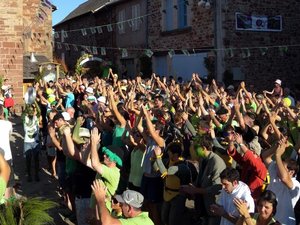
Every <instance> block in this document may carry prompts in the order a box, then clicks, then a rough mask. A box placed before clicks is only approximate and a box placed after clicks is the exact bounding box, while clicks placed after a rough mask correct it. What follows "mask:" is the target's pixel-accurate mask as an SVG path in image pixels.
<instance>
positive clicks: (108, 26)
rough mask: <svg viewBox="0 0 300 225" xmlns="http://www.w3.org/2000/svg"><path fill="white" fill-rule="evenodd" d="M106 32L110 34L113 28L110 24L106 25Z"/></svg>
mask: <svg viewBox="0 0 300 225" xmlns="http://www.w3.org/2000/svg"><path fill="white" fill-rule="evenodd" d="M106 28H107V31H108V32H112V30H113V28H112V25H111V24H108V25H106Z"/></svg>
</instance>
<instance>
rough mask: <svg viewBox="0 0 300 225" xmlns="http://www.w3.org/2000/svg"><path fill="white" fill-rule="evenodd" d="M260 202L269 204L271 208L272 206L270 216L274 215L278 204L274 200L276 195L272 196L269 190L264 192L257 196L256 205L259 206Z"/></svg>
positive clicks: (272, 193)
mask: <svg viewBox="0 0 300 225" xmlns="http://www.w3.org/2000/svg"><path fill="white" fill-rule="evenodd" d="M262 201H266V202H269V203H271V204H272V206H273V212H272V214H273V215H275V214H276V207H277V203H278V202H277V200H276V195H275V194H274V192H273V191H270V190H266V191H264V192H263V193H261V195H260V196H259V198H258V200H257V205H259V203H260V202H262Z"/></svg>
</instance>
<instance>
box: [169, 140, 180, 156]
mask: <svg viewBox="0 0 300 225" xmlns="http://www.w3.org/2000/svg"><path fill="white" fill-rule="evenodd" d="M167 151H170V152H172V153H173V154H178V155H179V156H180V155H181V153H182V151H183V148H182V144H181V143H180V142H171V143H170V144H169V145H168V146H167Z"/></svg>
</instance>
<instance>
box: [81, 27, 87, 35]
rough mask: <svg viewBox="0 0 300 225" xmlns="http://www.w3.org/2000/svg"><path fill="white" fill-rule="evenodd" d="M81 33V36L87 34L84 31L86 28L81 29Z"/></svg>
mask: <svg viewBox="0 0 300 225" xmlns="http://www.w3.org/2000/svg"><path fill="white" fill-rule="evenodd" d="M81 33H82V36H86V35H87V32H86V29H85V28H84V29H81Z"/></svg>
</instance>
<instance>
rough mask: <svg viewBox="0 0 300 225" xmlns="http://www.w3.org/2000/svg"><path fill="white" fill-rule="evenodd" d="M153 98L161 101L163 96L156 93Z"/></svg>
mask: <svg viewBox="0 0 300 225" xmlns="http://www.w3.org/2000/svg"><path fill="white" fill-rule="evenodd" d="M154 99H158V100H159V101H161V102H163V101H164V97H163V96H161V95H156V96H155V97H154Z"/></svg>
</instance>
